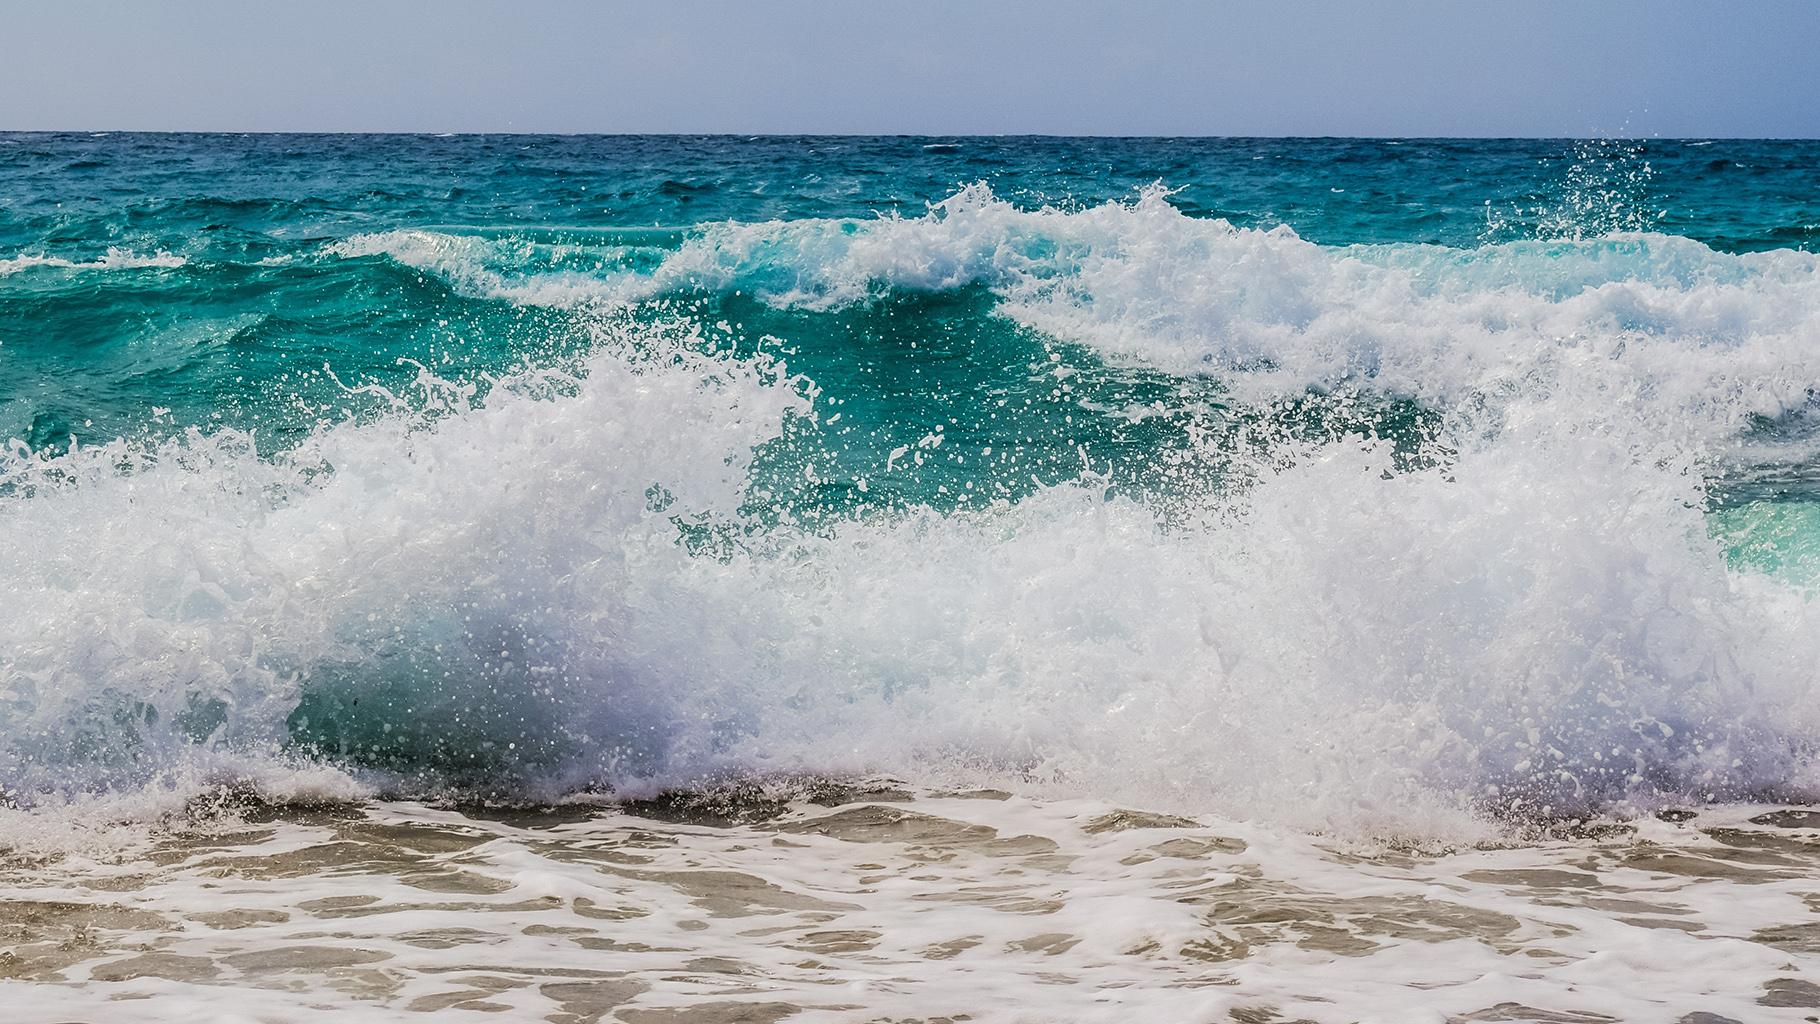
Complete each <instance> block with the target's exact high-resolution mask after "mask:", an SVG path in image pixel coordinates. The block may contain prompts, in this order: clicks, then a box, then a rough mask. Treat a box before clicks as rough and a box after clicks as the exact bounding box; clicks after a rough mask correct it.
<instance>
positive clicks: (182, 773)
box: [0, 336, 1820, 834]
mask: <svg viewBox="0 0 1820 1024" xmlns="http://www.w3.org/2000/svg"><path fill="white" fill-rule="evenodd" d="M1592 365H1600V364H1597V363H1594V364H1592ZM1575 368H1581V364H1579V363H1575V362H1574V361H1571V360H1569V361H1567V362H1565V363H1562V364H1558V365H1554V366H1553V371H1554V372H1551V373H1549V374H1540V372H1539V374H1538V375H1537V376H1536V377H1535V378H1534V379H1535V381H1536V390H1535V392H1534V393H1533V394H1532V395H1531V396H1530V397H1529V399H1528V400H1526V401H1525V402H1522V403H1515V404H1512V405H1510V406H1509V407H1508V408H1507V409H1506V410H1505V412H1504V414H1503V416H1502V417H1501V418H1500V419H1499V420H1498V421H1497V423H1496V429H1495V430H1493V431H1491V432H1490V433H1488V434H1486V435H1485V436H1484V437H1483V438H1482V439H1481V440H1480V441H1479V442H1477V443H1475V444H1473V445H1469V446H1467V447H1464V448H1462V449H1461V450H1460V451H1459V452H1458V453H1457V454H1456V455H1455V456H1454V457H1452V458H1451V459H1450V460H1448V461H1447V462H1445V463H1444V464H1442V465H1440V466H1438V467H1436V468H1432V469H1427V470H1403V471H1397V470H1396V469H1395V468H1394V466H1393V462H1392V459H1391V455H1390V453H1389V452H1388V451H1387V450H1386V449H1385V447H1384V446H1381V445H1374V444H1362V443H1360V442H1358V441H1356V440H1353V441H1339V442H1334V443H1330V444H1325V445H1306V446H1304V447H1303V448H1302V449H1300V450H1299V452H1297V451H1292V450H1289V449H1284V448H1279V449H1277V451H1276V452H1275V458H1276V459H1277V461H1276V462H1274V463H1273V464H1271V465H1269V466H1260V467H1258V468H1257V469H1256V475H1257V482H1256V484H1255V486H1253V487H1252V488H1250V489H1249V490H1248V491H1246V492H1245V493H1244V494H1243V495H1242V496H1241V497H1240V498H1238V499H1236V500H1235V501H1233V502H1230V503H1227V502H1222V503H1216V504H1211V505H1208V506H1206V507H1205V508H1202V509H1201V510H1199V512H1196V513H1193V514H1188V515H1179V514H1178V515H1174V516H1172V519H1171V521H1170V522H1169V523H1165V522H1164V521H1163V520H1162V519H1161V517H1160V515H1159V513H1158V512H1157V511H1156V510H1154V509H1151V508H1147V507H1145V506H1142V505H1139V504H1137V503H1134V502H1132V501H1130V500H1125V499H1108V498H1107V497H1105V495H1104V494H1103V493H1101V491H1100V489H1099V488H1098V487H1097V486H1096V485H1094V484H1093V483H1092V482H1091V481H1086V482H1083V483H1079V484H1071V485H1065V486H1059V487H1054V488H1050V489H1047V490H1045V491H1042V492H1040V493H1039V494H1037V495H1036V496H1034V497H1032V498H1030V499H1028V500H1025V501H1023V502H1021V503H1019V504H1017V505H1014V506H1001V507H997V508H994V509H992V510H988V511H984V512H980V513H975V514H971V515H951V516H943V515H939V514H936V513H934V512H922V513H915V514H911V515H909V516H907V517H905V518H902V519H899V520H895V521H869V522H859V523H852V524H848V525H845V526H842V527H840V528H839V529H838V530H836V531H835V532H833V533H832V534H831V535H826V534H802V533H799V532H797V531H793V530H791V529H789V528H788V527H787V526H786V527H782V528H775V529H770V530H760V529H757V528H756V527H755V525H754V524H752V523H749V522H747V521H746V520H745V519H744V518H743V517H742V516H741V514H740V513H739V512H738V511H737V510H738V509H739V508H740V507H741V505H742V504H743V503H744V501H745V500H746V498H747V495H746V493H745V486H746V483H745V474H746V467H747V465H748V463H749V461H750V459H751V457H752V452H753V450H754V448H755V447H756V446H757V445H759V444H761V443H763V442H764V441H765V440H767V439H769V438H772V437H775V436H777V435H778V433H779V432H780V430H781V429H782V423H783V421H784V419H785V418H786V417H788V416H793V415H799V414H802V413H804V412H805V411H807V410H808V408H809V405H808V402H809V397H808V396H811V395H812V394H813V391H812V388H810V387H809V385H808V384H807V383H805V382H800V381H792V380H791V379H789V378H788V377H787V376H785V375H783V374H782V373H780V371H779V369H778V368H777V367H775V366H770V365H766V364H746V363H728V362H720V361H716V360H714V359H710V358H707V357H704V356H700V355H695V354H692V353H691V351H690V350H689V349H688V348H687V347H686V346H683V347H679V346H678V344H676V343H675V339H670V340H666V339H664V338H661V337H657V338H653V337H648V336H647V337H640V338H623V337H607V338H603V340H602V348H601V351H600V352H598V353H597V354H596V355H594V356H593V357H591V358H590V359H589V360H588V361H587V363H586V365H585V367H584V370H583V372H581V373H580V374H579V375H564V374H558V373H530V374H526V375H523V376H520V377H519V378H516V379H514V380H512V381H509V382H507V383H506V384H505V385H503V386H502V387H500V388H499V389H497V390H496V391H495V392H494V394H493V395H492V396H491V397H489V398H488V399H487V401H486V403H485V405H484V406H482V407H475V408H467V407H466V406H465V405H464V404H463V402H462V400H461V399H460V396H459V395H455V396H453V397H447V396H445V398H443V399H441V400H439V402H440V404H441V407H442V408H444V409H445V410H446V411H444V412H441V413H438V414H436V415H434V416H432V417H430V418H428V419H423V418H420V417H417V416H415V415H401V416H398V417H394V418H388V419H383V420H381V421H379V422H376V423H368V424H365V425H353V424H348V425H341V426H335V427H331V428H326V429H324V430H322V431H321V432H319V433H318V434H317V435H316V436H315V437H314V438H312V439H311V440H310V441H309V442H308V443H307V444H305V445H304V446H303V447H302V448H301V449H300V450H299V451H297V452H295V453H293V454H290V455H285V456H281V457H277V458H272V459H262V458H259V457H257V456H256V455H255V453H254V450H253V448H254V444H253V439H251V438H248V437H244V436H241V435H235V434H232V433H226V432H224V433H221V434H217V435H213V436H203V435H200V434H194V433H193V434H191V435H190V436H189V437H188V438H187V439H182V440H178V441H174V442H170V443H167V444H164V445H162V446H160V447H157V448H152V449H142V448H133V447H130V446H128V445H126V444H124V443H118V442H117V443H114V444H111V445H106V446H100V447H95V448H88V447H79V448H77V449H76V450H75V451H74V452H72V453H70V454H66V455H62V456H56V457H40V456H26V455H15V456H14V457H13V459H12V461H11V462H9V464H8V466H7V468H6V470H5V472H6V478H5V483H6V485H7V487H8V494H9V496H8V497H6V498H4V499H0V532H3V533H4V535H5V538H6V543H5V544H4V545H0V580H4V587H5V589H6V594H5V600H3V601H0V649H3V650H5V652H6V655H5V660H4V661H3V662H0V681H3V683H4V685H3V686H0V737H3V738H4V742H3V744H0V771H3V772H4V777H5V778H6V779H7V780H8V784H9V785H10V786H12V787H14V788H15V789H16V790H17V792H18V794H19V795H20V796H22V797H27V798H30V799H37V798H38V796H37V795H36V794H41V793H46V792H50V793H55V792H59V791H67V790H69V789H71V788H76V789H83V788H89V787H95V786H101V787H107V786H113V787H129V788H130V787H133V786H139V785H146V784H148V783H149V784H156V785H160V786H167V787H168V786H169V785H171V783H170V782H169V780H170V779H171V778H191V777H196V776H197V773H196V771H195V769H194V766H195V765H196V764H197V761H198V758H202V759H204V760H209V759H219V758H222V757H232V758H242V759H244V758H253V759H255V760H257V759H260V758H265V759H268V760H270V761H271V763H273V764H283V763H286V762H287V759H288V758H289V757H290V756H291V755H289V754H286V753H285V746H286V742H287V738H288V737H289V735H290V731H291V728H292V725H293V723H292V722H290V721H289V719H290V716H292V714H293V712H296V711H297V709H298V708H299V702H300V700H301V699H302V696H303V695H304V694H305V693H308V692H314V693H316V694H317V695H318V700H317V701H316V702H315V703H314V704H311V703H309V702H305V704H304V705H303V706H304V713H309V714H314V715H317V716H318V718H321V717H322V716H324V715H328V716H331V717H337V716H338V718H339V720H340V721H341V722H342V725H341V726H340V727H339V729H340V732H339V733H338V735H339V736H341V739H340V740H339V742H340V743H342V744H344V745H348V749H347V752H349V753H353V754H355V755H359V752H360V748H361V747H362V746H363V745H369V746H370V745H373V744H379V745H380V746H384V744H386V743H388V742H392V741H391V740H389V739H387V737H388V736H391V735H392V734H394V733H397V734H398V735H404V736H409V737H414V738H413V739H411V740H410V741H409V743H407V744H406V749H407V751H417V752H418V755H421V756H427V755H422V752H423V751H424V750H440V751H442V753H441V754H438V755H436V756H440V757H444V758H445V759H446V757H447V756H448V752H449V751H450V750H453V751H457V752H466V753H471V754H473V755H475V756H476V757H477V758H479V760H477V761H476V762H475V764H476V765H478V766H481V767H484V768H485V770H486V771H487V772H490V773H493V777H494V778H495V780H496V782H497V784H498V785H500V786H505V787H510V788H513V789H516V790H517V791H519V792H529V793H532V794H542V795H546V796H547V795H553V794H555V793H558V792H563V791H567V790H572V789H574V788H576V787H580V786H586V785H593V784H601V783H607V784H617V785H641V784H642V785H644V786H647V787H650V786H660V785H673V784H687V783H691V782H697V781H700V780H702V779H704V778H709V777H714V776H717V775H719V774H722V773H726V772H736V773H744V774H752V773H760V774H763V773H773V772H800V771H814V772H825V771H845V770H888V771H896V772H900V773H903V774H906V775H909V776H911V777H915V778H919V779H924V780H933V779H982V778H983V779H988V780H992V781H994V782H995V783H998V784H1001V785H1010V786H1016V787H1023V788H1034V789H1041V790H1053V791H1061V792H1071V793H1086V794H1091V795H1097V796H1104V797H1116V798H1119V799H1124V800H1129V801H1131V802H1135V803H1139V804H1142V805H1145V806H1151V807H1159V808H1165V809H1169V808H1175V809H1212V810H1218V811H1220V812H1222V813H1226V814H1232V815H1239V816H1249V817H1255V818H1261V819H1269V820H1276V821H1282V822H1288V823H1292V824H1296V825H1300V826H1304V827H1311V828H1325V829H1342V830H1362V831H1383V830H1395V831H1404V832H1419V833H1441V834H1476V832H1477V831H1478V830H1479V828H1480V827H1481V826H1480V825H1478V824H1477V823H1476V822H1475V820H1474V816H1475V815H1476V814H1478V813H1482V812H1483V811H1485V810H1487V809H1496V810H1500V811H1505V810H1515V811H1516V812H1517V813H1518V814H1523V813H1527V812H1531V811H1537V812H1542V811H1548V812H1554V813H1561V812H1571V811H1586V810H1600V809H1605V810H1610V809H1612V808H1614V807H1622V806H1623V805H1624V804H1625V802H1626V801H1637V802H1641V803H1644V804H1648V803H1652V802H1655V801H1659V800H1665V799H1685V798H1697V799H1708V798H1718V799H1727V798H1739V797H1747V796H1752V795H1758V794H1765V793H1775V794H1780V795H1785V796H1786V795H1799V794H1802V793H1813V792H1815V784H1816V782H1817V781H1820V779H1816V773H1815V764H1814V737H1816V736H1820V700H1816V692H1815V688H1816V684H1815V675H1814V666H1815V665H1816V664H1817V663H1820V635H1817V632H1816V630H1817V629H1820V627H1817V626H1816V623H1820V618H1817V617H1816V616H1815V615H1814V611H1813V609H1812V608H1811V607H1810V604H1809V602H1808V600H1807V599H1806V598H1805V597H1804V596H1803V595H1802V594H1801V593H1800V592H1799V591H1797V590H1794V589H1791V588H1789V587H1787V586H1785V585H1783V584H1780V583H1777V582H1775V581H1773V580H1771V579H1769V578H1767V577H1763V576H1760V575H1756V574H1753V573H1749V572H1741V571H1737V570H1734V569H1731V568H1729V567H1728V566H1727V564H1726V562H1725V560H1724V558H1723V557H1722V553H1721V551H1720V550H1719V547H1718V545H1717V543H1716V542H1715V541H1713V540H1712V539H1711V538H1709V537H1708V535H1707V532H1706V529H1705V521H1704V518H1703V516H1702V514H1701V513H1700V511H1699V492H1700V479H1699V476H1698V474H1697V472H1695V470H1696V469H1697V467H1698V453H1697V449H1695V450H1689V449H1686V448H1685V447H1680V446H1678V445H1679V442H1678V440H1677V439H1675V438H1668V439H1653V440H1655V441H1659V442H1661V443H1659V444H1652V443H1650V442H1651V441H1652V439H1651V438H1648V437H1644V436H1640V435H1639V433H1638V431H1636V430H1632V429H1619V427H1621V426H1622V425H1623V424H1624V423H1626V422H1642V421H1641V420H1626V419H1624V418H1623V416H1622V415H1620V414H1621V413H1624V412H1625V411H1626V410H1629V411H1631V412H1635V411H1636V410H1638V409H1646V408H1649V407H1650V404H1649V402H1648V401H1643V400H1640V399H1637V397H1636V395H1635V394H1630V393H1626V392H1624V391H1623V390H1622V389H1621V388H1619V387H1618V385H1617V384H1615V383H1614V381H1613V379H1611V378H1609V377H1605V376H1600V375H1576V374H1573V373H1567V372H1560V371H1564V370H1569V369H1575ZM434 386H435V382H434V381H433V380H426V387H434ZM1627 394H1628V398H1627V397H1626V396H1627ZM1627 400H1628V401H1630V404H1629V405H1622V404H1616V403H1620V402H1623V401H1627ZM417 404H420V405H422V404H429V405H432V406H435V405H438V404H439V403H438V402H430V403H421V402H420V403H417ZM1586 409H1592V410H1594V411H1596V412H1597V413H1598V414H1597V415H1596V416H1589V415H1583V414H1582V413H1583V412H1584V411H1585V410H1586ZM1595 428H1596V429H1595ZM679 523H680V524H682V526H681V527H679V525H678V524H679ZM679 530H687V531H691V532H692V533H693V535H694V536H696V537H697V540H698V542H699V543H698V553H696V554H691V553H690V551H689V550H688V549H687V547H686V546H684V545H681V544H679V543H678V537H679ZM324 695H327V696H324ZM356 701H358V702H359V703H358V704H357V705H356V703H355V702H356ZM318 726H320V722H318ZM199 740H200V741H201V745H200V746H198V741H199ZM456 767H459V765H456ZM204 775H205V776H206V773H204ZM206 777H211V778H212V777H214V776H206ZM377 784H380V785H399V784H402V785H405V786H407V787H408V786H409V785H411V783H409V782H408V781H407V782H405V783H396V782H394V783H387V782H384V781H383V779H381V780H379V782H378V783H377Z"/></svg>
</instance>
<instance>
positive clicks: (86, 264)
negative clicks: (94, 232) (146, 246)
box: [0, 246, 189, 277]
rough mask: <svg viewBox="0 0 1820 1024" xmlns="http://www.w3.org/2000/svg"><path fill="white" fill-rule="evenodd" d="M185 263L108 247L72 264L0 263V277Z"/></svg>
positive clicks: (56, 260) (59, 259)
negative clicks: (36, 270)
mask: <svg viewBox="0 0 1820 1024" xmlns="http://www.w3.org/2000/svg"><path fill="white" fill-rule="evenodd" d="M188 262H189V259H188V258H186V257H183V256H178V255H176V254H174V253H169V252H165V251H163V250H160V251H158V252H155V253H152V254H150V255H145V254H141V253H135V252H131V251H129V250H127V249H123V248H120V247H119V246H109V247H108V250H107V252H106V253H104V254H102V255H101V256H99V257H96V258H95V259H92V260H72V259H70V258H68V257H66V256H45V255H27V254H21V255H18V256H9V257H6V258H3V259H0V277H6V276H8V275H10V274H17V273H19V272H20V271H23V270H30V269H32V268H34V267H56V268H59V269H63V270H135V269H141V268H145V267H164V268H173V267H181V266H183V265H185V264H187V263H188Z"/></svg>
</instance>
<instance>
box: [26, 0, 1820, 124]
mask: <svg viewBox="0 0 1820 1024" xmlns="http://www.w3.org/2000/svg"><path fill="white" fill-rule="evenodd" d="M0 18H3V19H4V20H3V21H0V24H4V26H5V31H4V32H3V33H0V129H56V128H62V129H95V130H99V129H173V130H176V129H184V130H265V131H282V130H298V131H550V132H753V133H757V132H859V133H874V132H877V133H896V132H907V133H932V134H962V133H1001V132H1006V133H1022V132H1030V133H1051V134H1131V135H1146V134H1170V135H1175V134H1181V135H1547V136H1558V135H1575V136H1579V135H1616V134H1629V135H1661V136H1715V135H1740V136H1764V135H1768V136H1802V137H1813V136H1816V135H1820V0H1767V2H1741V0H1727V2H1706V0H1697V2H1696V0H1690V2H1680V0H1622V2H1618V0H1613V2H1603V0H1507V2H1504V3H1496V2H1481V0H1382V2H1372V0H1354V2H1351V3H1341V2H1334V3H1310V2H1298V0H1238V2H1213V0H1209V2H1202V3H1194V2H1189V0H1125V2H1116V0H1102V2H1094V3H1087V2H1075V0H1057V2H1050V3H1043V4H1037V3H1025V2H998V3H995V2H990V0H978V2H974V3H963V2H951V0H919V2H915V3H910V2H899V0H885V2H872V3H866V2H859V0H851V2H834V0H773V2H764V0H746V2H743V3H736V2H728V3H718V2H708V0H650V2H646V3H618V2H593V3H584V2H580V0H520V2H515V3H507V2H503V0H502V2H487V3H482V2H473V0H364V2H356V0H311V2H305V3H296V2H291V3H283V4H279V3H265V2H256V0H255V2H249V0H187V2H178V0H136V2H128V0H117V2H91V0H0Z"/></svg>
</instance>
